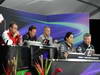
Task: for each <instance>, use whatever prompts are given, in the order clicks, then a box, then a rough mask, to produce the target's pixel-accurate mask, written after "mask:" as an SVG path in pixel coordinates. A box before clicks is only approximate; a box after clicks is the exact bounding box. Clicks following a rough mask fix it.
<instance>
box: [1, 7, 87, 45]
mask: <svg viewBox="0 0 100 75" xmlns="http://www.w3.org/2000/svg"><path fill="white" fill-rule="evenodd" d="M0 13H1V14H3V16H4V18H5V21H6V23H2V24H1V25H0V27H1V28H2V29H1V28H0V32H1V33H2V32H3V30H4V24H6V28H8V26H9V24H10V22H11V21H15V22H16V23H17V24H18V25H19V31H20V33H21V34H22V35H24V34H25V33H27V30H28V28H29V26H31V25H34V26H36V27H37V37H39V36H40V35H41V34H42V32H43V27H44V26H50V27H51V36H52V37H53V38H54V39H57V40H60V41H61V40H63V38H64V36H65V34H66V32H69V31H70V32H73V33H74V37H75V40H74V43H75V44H77V43H79V42H81V41H82V37H83V34H84V33H86V32H89V15H88V14H84V13H64V14H55V15H40V14H36V13H28V12H23V11H18V10H13V9H8V8H4V7H0Z"/></svg>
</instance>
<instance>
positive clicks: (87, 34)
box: [83, 33, 91, 38]
mask: <svg viewBox="0 0 100 75" xmlns="http://www.w3.org/2000/svg"><path fill="white" fill-rule="evenodd" d="M89 36H91V34H90V33H85V34H84V35H83V38H85V37H89Z"/></svg>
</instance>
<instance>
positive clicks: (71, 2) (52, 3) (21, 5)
mask: <svg viewBox="0 0 100 75" xmlns="http://www.w3.org/2000/svg"><path fill="white" fill-rule="evenodd" d="M1 6H3V7H7V8H11V9H17V10H22V11H27V12H31V13H38V14H43V15H48V14H62V13H89V14H90V18H92V19H100V0H5V1H4V3H2V4H1Z"/></svg>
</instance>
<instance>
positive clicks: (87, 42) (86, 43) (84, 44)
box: [76, 33, 95, 53]
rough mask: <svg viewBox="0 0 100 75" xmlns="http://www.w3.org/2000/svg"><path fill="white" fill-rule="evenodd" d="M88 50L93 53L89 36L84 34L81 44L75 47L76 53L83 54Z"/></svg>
mask: <svg viewBox="0 0 100 75" xmlns="http://www.w3.org/2000/svg"><path fill="white" fill-rule="evenodd" d="M88 49H91V50H92V52H93V53H95V51H94V46H93V45H92V44H91V34H89V33H86V34H84V37H83V42H82V43H81V44H80V45H79V46H78V47H77V49H76V50H77V52H79V53H85V52H86V51H87V50H88Z"/></svg>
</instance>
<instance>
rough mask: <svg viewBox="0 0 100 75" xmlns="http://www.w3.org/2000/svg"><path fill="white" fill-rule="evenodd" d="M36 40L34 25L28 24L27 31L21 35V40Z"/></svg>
mask: <svg viewBox="0 0 100 75" xmlns="http://www.w3.org/2000/svg"><path fill="white" fill-rule="evenodd" d="M25 40H27V41H36V40H37V38H36V27H35V26H30V27H29V29H28V32H27V33H26V34H25V35H24V36H23V41H25Z"/></svg>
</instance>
